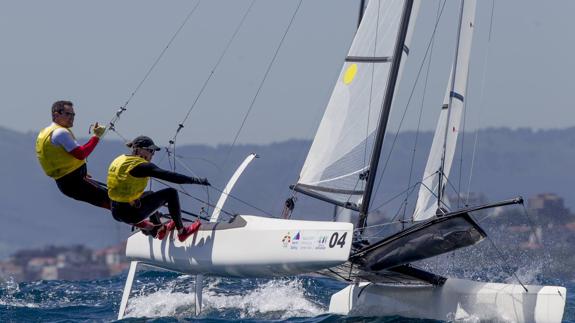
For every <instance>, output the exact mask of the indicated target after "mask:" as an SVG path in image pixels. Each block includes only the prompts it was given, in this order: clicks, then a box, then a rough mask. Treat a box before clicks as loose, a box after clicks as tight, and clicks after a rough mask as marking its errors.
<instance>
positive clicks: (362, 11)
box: [357, 0, 365, 28]
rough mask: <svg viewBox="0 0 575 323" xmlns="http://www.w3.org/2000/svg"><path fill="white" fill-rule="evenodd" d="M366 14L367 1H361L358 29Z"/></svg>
mask: <svg viewBox="0 0 575 323" xmlns="http://www.w3.org/2000/svg"><path fill="white" fill-rule="evenodd" d="M364 12H365V0H361V1H360V3H359V18H358V19H357V28H359V25H361V20H362V19H363V13H364Z"/></svg>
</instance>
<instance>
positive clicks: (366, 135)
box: [363, 1, 381, 168]
mask: <svg viewBox="0 0 575 323" xmlns="http://www.w3.org/2000/svg"><path fill="white" fill-rule="evenodd" d="M380 16H381V1H378V2H377V20H376V24H375V25H376V26H379V19H380ZM378 31H379V28H375V39H374V45H373V57H376V55H377V36H378ZM374 78H375V62H372V63H371V84H370V87H369V103H368V110H369V111H368V112H367V122H366V125H365V138H366V139H365V147H364V151H363V167H364V168H365V167H366V166H367V165H366V164H367V146H368V145H367V139H368V138H369V121H370V120H369V117H370V116H371V102H372V99H373V84H374V83H375V82H374Z"/></svg>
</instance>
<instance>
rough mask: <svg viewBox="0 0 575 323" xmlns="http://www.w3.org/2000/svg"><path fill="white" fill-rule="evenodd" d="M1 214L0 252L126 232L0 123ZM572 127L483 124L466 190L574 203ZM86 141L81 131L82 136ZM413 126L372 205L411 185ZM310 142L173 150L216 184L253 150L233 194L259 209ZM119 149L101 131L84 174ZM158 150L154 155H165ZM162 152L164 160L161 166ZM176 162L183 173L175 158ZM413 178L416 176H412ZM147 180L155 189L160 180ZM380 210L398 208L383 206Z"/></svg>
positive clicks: (275, 208) (276, 207)
mask: <svg viewBox="0 0 575 323" xmlns="http://www.w3.org/2000/svg"><path fill="white" fill-rule="evenodd" d="M0 136H1V138H2V140H1V141H0V150H1V151H3V158H2V159H0V178H1V179H2V183H3V185H1V186H0V202H1V206H2V207H1V208H0V218H1V219H2V220H3V223H4V225H5V226H7V227H5V228H4V230H2V234H1V235H0V258H2V257H4V256H6V255H7V254H9V253H12V252H13V251H14V250H16V249H19V248H22V247H32V246H38V245H44V244H60V245H61V244H71V243H83V244H87V245H89V246H94V247H98V246H103V245H109V244H113V243H117V242H119V241H121V240H123V239H125V237H126V236H127V234H128V232H129V227H128V226H127V225H124V224H118V223H117V222H115V221H114V220H113V219H112V217H111V216H110V214H109V213H108V212H107V211H105V210H100V209H97V208H94V207H92V206H90V205H88V204H83V203H79V202H76V201H73V200H70V199H68V198H66V197H64V196H62V195H61V193H60V192H59V191H58V189H57V187H56V185H55V183H54V182H53V181H52V180H51V179H49V178H47V177H45V175H44V174H43V173H42V171H41V169H40V167H39V165H38V163H37V161H36V157H35V155H34V141H35V134H32V133H19V132H15V131H11V130H8V129H5V128H0ZM573 138H575V128H568V129H563V130H546V131H532V130H528V129H527V130H526V129H519V130H510V129H486V130H483V131H481V132H480V134H479V141H478V146H477V147H478V148H477V152H476V156H477V157H476V160H475V167H474V170H473V177H472V181H471V191H474V192H483V193H484V194H485V195H486V197H487V198H488V200H491V201H494V200H497V199H502V198H508V197H512V196H516V195H523V196H525V197H528V196H531V195H534V194H536V193H540V192H553V193H557V194H558V195H560V196H562V197H564V198H565V202H566V204H567V206H568V207H573V205H574V203H575V192H573V190H572V188H571V187H572V183H573V182H574V179H575V175H574V174H573V172H572V171H571V164H572V161H573V160H575V141H574V139H573ZM393 139H394V138H393V137H392V136H389V137H388V138H387V139H386V144H385V149H384V153H383V156H384V158H383V159H382V164H385V161H386V156H387V155H388V152H389V151H390V147H391V143H392V142H393ZM431 139H432V134H431V133H420V134H419V138H418V146H417V148H416V161H415V163H414V168H413V172H412V174H413V175H412V180H411V183H412V184H413V183H414V182H415V181H417V180H419V179H418V178H420V177H421V174H422V170H423V166H424V164H425V156H426V154H427V151H428V149H429V146H430V144H431ZM473 140H474V136H473V135H472V134H466V135H465V141H466V142H465V145H464V146H465V147H466V148H465V149H464V151H463V163H461V164H462V165H463V171H462V176H461V178H462V179H461V187H462V188H463V189H462V191H466V190H467V183H468V178H469V165H470V163H471V156H472V146H473ZM81 141H82V142H83V140H81ZM414 141H415V133H413V132H405V133H401V134H400V135H399V136H398V138H397V141H396V144H395V146H394V150H393V154H392V156H393V157H392V158H391V159H390V160H389V163H388V166H387V168H386V171H385V173H384V178H383V181H382V184H381V186H380V189H379V190H378V197H377V199H376V200H375V201H374V205H378V203H380V202H381V201H384V200H386V199H387V198H388V197H390V196H393V195H395V194H397V193H398V192H401V191H403V190H405V188H406V187H407V185H408V179H409V173H410V164H411V156H412V153H413V143H414ZM309 144H310V142H309V141H296V140H294V141H286V142H281V143H274V144H270V145H262V146H257V145H239V146H236V147H234V148H233V150H232V151H231V153H230V154H229V157H228V159H227V162H226V163H225V164H224V161H226V156H227V155H228V152H229V151H230V147H229V146H228V145H220V146H217V147H209V146H200V145H191V146H181V147H178V149H177V155H179V156H181V158H182V161H183V162H185V163H186V164H187V165H188V166H189V167H190V168H191V169H193V171H194V172H195V173H196V174H197V175H198V176H205V177H208V178H209V179H210V181H211V183H212V184H213V185H214V187H216V188H222V187H223V186H224V185H225V183H226V182H227V180H228V178H229V177H230V176H231V174H232V173H233V171H234V170H235V167H236V166H237V165H238V164H239V163H240V162H241V160H242V159H243V158H244V157H245V156H246V155H247V154H249V153H251V152H255V153H257V154H258V155H259V156H260V158H259V159H257V160H256V161H254V162H253V163H252V165H250V167H248V169H247V170H246V172H245V173H244V175H243V176H242V177H241V178H240V180H239V181H238V184H237V186H236V188H235V190H234V191H233V195H234V196H235V197H237V199H239V200H242V201H246V202H248V203H249V204H250V205H253V206H256V207H257V208H258V209H260V210H264V211H266V212H268V213H272V214H275V215H279V214H280V213H281V210H282V206H283V202H284V200H285V198H286V197H288V196H289V195H290V192H289V188H288V186H289V184H292V183H293V182H294V181H295V180H296V179H297V175H298V173H299V169H300V167H301V165H302V163H303V161H304V159H305V156H306V153H307V150H308V147H309ZM124 152H126V149H125V148H123V145H122V144H121V143H120V142H119V141H113V140H104V141H103V142H102V143H100V145H99V146H98V147H97V148H96V150H95V152H94V153H93V157H91V158H90V160H89V161H88V165H89V167H88V169H89V171H90V173H91V174H92V175H93V176H94V177H95V178H96V179H99V180H101V181H105V172H106V169H107V166H108V164H109V162H110V161H111V160H112V159H113V158H114V157H115V156H116V155H118V154H120V153H124ZM162 156H163V153H159V154H158V156H157V157H156V159H155V161H156V162H159V161H160V160H161V159H162ZM457 156H458V157H457V160H456V161H455V162H454V169H453V172H452V174H456V175H457V176H452V177H451V180H452V182H453V184H454V187H458V186H459V179H458V177H459V175H458V174H459V164H460V161H459V158H460V157H459V156H461V155H460V152H458V153H457ZM166 161H167V160H166V159H165V158H164V159H163V161H162V162H161V164H162V165H163V166H164V167H168V164H167V163H166ZM176 167H177V170H178V171H181V172H183V173H188V171H187V170H186V169H185V167H184V166H183V165H182V164H177V165H176ZM416 179H417V180H416ZM160 187H161V185H160V184H154V188H155V189H157V188H160ZM185 189H186V190H187V191H188V192H189V193H190V194H192V195H194V196H196V197H198V198H201V199H207V198H209V200H210V202H211V203H215V201H216V200H217V198H218V197H219V194H218V192H217V191H215V190H213V189H212V190H210V191H209V194H206V190H205V189H204V188H203V187H198V186H187V187H185ZM182 201H183V207H184V208H185V209H187V210H191V211H196V212H197V211H199V209H200V207H201V206H203V205H202V204H201V203H200V202H197V201H195V200H192V199H190V198H182ZM228 201H229V203H228V204H226V207H225V208H226V210H228V211H230V212H238V213H240V212H249V213H252V214H263V213H262V212H261V211H260V210H258V209H254V208H252V207H250V206H248V205H246V204H243V203H241V202H239V201H237V200H233V199H229V200H228ZM382 210H383V211H384V212H396V211H395V210H394V209H393V208H390V209H389V210H388V209H386V208H382ZM331 214H332V208H331V206H329V205H327V204H325V203H322V202H318V201H313V200H311V199H309V198H305V197H301V196H300V198H299V200H298V203H297V205H296V211H295V213H294V217H296V218H302V217H304V215H305V217H306V218H307V217H310V216H311V217H313V218H317V219H326V220H327V219H329V218H330V217H331Z"/></svg>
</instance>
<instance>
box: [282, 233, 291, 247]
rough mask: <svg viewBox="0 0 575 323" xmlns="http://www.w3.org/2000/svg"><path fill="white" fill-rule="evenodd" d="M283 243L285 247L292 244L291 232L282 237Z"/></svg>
mask: <svg viewBox="0 0 575 323" xmlns="http://www.w3.org/2000/svg"><path fill="white" fill-rule="evenodd" d="M282 244H283V247H284V248H287V247H288V246H289V245H290V244H291V234H290V233H289V232H288V233H287V234H286V235H284V237H283V238H282Z"/></svg>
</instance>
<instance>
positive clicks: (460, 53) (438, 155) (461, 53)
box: [413, 0, 476, 221]
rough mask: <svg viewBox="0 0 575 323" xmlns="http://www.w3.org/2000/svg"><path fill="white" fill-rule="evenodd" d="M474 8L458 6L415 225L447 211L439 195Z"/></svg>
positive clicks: (451, 149)
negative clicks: (458, 16) (449, 63)
mask: <svg viewBox="0 0 575 323" xmlns="http://www.w3.org/2000/svg"><path fill="white" fill-rule="evenodd" d="M475 7H476V0H467V1H463V2H462V5H461V19H460V25H459V32H458V40H457V46H456V54H455V61H454V63H453V67H452V70H451V76H450V80H449V83H448V85H447V91H446V94H445V99H444V101H443V105H442V107H441V113H440V115H439V120H438V122H437V128H436V130H435V136H434V137H433V143H432V145H431V151H430V153H429V157H428V160H427V165H426V166H425V171H424V174H423V180H422V184H421V186H420V188H419V195H418V198H417V204H416V207H415V211H414V215H413V219H414V220H415V221H421V220H426V219H429V218H431V217H433V216H435V215H436V212H437V210H438V208H439V207H441V208H444V209H447V208H449V204H448V201H447V199H446V198H445V195H444V194H443V193H444V191H445V187H446V185H447V183H448V179H449V172H450V171H451V165H452V162H453V157H454V155H455V147H456V145H457V136H458V134H459V131H460V125H461V120H462V116H463V108H464V101H465V92H466V88H467V79H468V77H467V76H468V72H469V56H470V53H471V41H472V38H473V29H474V26H475ZM448 120H449V122H448ZM440 186H441V187H440ZM438 198H439V199H440V200H439V201H438Z"/></svg>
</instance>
